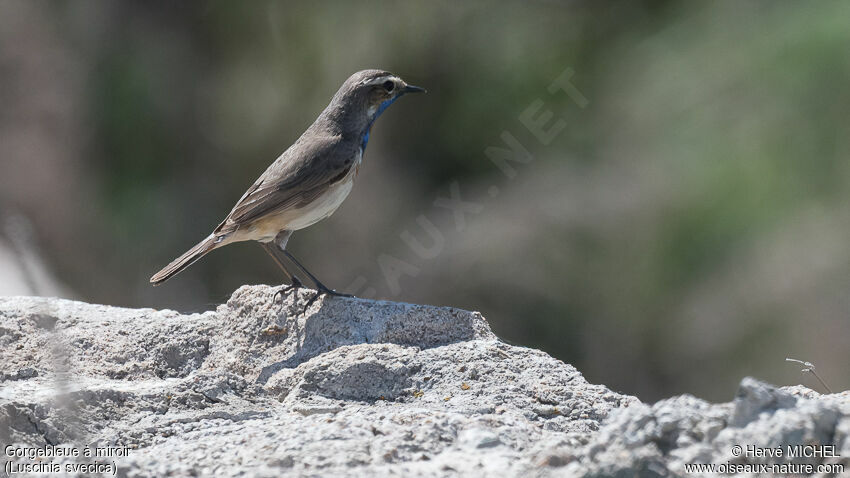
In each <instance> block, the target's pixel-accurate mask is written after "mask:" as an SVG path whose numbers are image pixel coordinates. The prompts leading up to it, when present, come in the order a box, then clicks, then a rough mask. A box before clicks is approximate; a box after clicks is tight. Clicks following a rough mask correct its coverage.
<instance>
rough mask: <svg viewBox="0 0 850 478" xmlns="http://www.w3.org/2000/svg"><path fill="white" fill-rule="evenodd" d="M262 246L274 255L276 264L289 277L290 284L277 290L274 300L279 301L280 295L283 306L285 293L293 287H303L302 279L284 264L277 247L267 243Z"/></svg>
mask: <svg viewBox="0 0 850 478" xmlns="http://www.w3.org/2000/svg"><path fill="white" fill-rule="evenodd" d="M262 246H263V249H265V250H266V252H268V253H269V255H270V256H272V259H274V262H275V264H277V265H278V267H280V268H281V270H283V273H284V274H286V275H287V276H288V277H289V282H290V284H289V285H288V286H286V287H281V288H280V289H278V291H277V292H275V293H274V301H277V296H280V305H281V306H283V294H285V293H287V292H289V291H290V290H292V289H298V288H300V287H303V284H301V281H300V280H299V279H298V277H296V276H295V274H293V273H291V272H289V269H287V268H286V266H285V265H284V264H283V261H282V260H281V259H280V257H278V255H277V249H275V247H274V246H272V245H270V244H266V243H262Z"/></svg>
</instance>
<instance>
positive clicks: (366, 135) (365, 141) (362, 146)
mask: <svg viewBox="0 0 850 478" xmlns="http://www.w3.org/2000/svg"><path fill="white" fill-rule="evenodd" d="M400 97H401V95H398V96H396V97H395V98H391V99H389V100H386V101H384V102H382V103H381V104H380V105H379V106H378V109H377V110H376V111H375V116H372V119H371V120H370V121H369V124H368V125H367V126H366V132H365V133H363V137H362V138H360V149H362V150H363V151H366V145H367V144H369V132H370V131H371V130H372V123H374V122H375V120H376V119H378V116H381V113H383V112H384V110H386V109H387V108H389V107H390V105H391V104H393V102H394V101H395V100H397V99H399V98H400Z"/></svg>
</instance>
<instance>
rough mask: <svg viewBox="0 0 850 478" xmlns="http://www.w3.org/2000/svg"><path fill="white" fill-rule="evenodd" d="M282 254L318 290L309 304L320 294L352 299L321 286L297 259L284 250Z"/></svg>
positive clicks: (347, 295) (323, 285)
mask: <svg viewBox="0 0 850 478" xmlns="http://www.w3.org/2000/svg"><path fill="white" fill-rule="evenodd" d="M283 253H284V254H285V255H286V257H288V258H289V260H291V261H292V263H293V264H295V265H296V266H298V268H299V269H301V270H302V271H303V272H304V273H305V274H307V277H309V278H310V280H311V281H313V283H315V284H316V289H318V291H319V293H318V294H316V297H313V299H312V300H311V301H310V303H312V302H313V301H315V300H316V299H317V298H318V297H319V295H321V294H328V295H335V296H337V297H354V296H353V295H351V294H343V293H342V292H337V291H335V290H333V289H330V288H328V287H327V286H326V285H325V284H322V282H321V281H319V279H317V278H316V276H314V275H313V274H311V273H310V271H308V270H307V268H306V267H304V266H303V265H301V263H300V262H298V259H296V258H295V256H293V255H292V254H291V253H290V252H289V251H287V250H286V249H283Z"/></svg>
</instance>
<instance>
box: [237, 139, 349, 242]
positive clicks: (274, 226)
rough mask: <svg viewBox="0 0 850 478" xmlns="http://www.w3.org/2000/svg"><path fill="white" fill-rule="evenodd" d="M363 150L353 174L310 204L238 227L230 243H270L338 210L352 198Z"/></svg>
mask: <svg viewBox="0 0 850 478" xmlns="http://www.w3.org/2000/svg"><path fill="white" fill-rule="evenodd" d="M362 158H363V156H362V151H361V154H360V155H358V157H357V159H356V162H355V164H354V167H352V168H351V170H350V172H349V174H348V175H347V176H346V177H345V178H343V180H342V181H339V182H338V183H336V184H334V185H333V186H331V187H330V188H328V190H327V191H326V192H325V193H324V194H322V195H321V196H319V197H317V198H316V199H315V200H314V201H313V202H311V203H310V204H308V205H306V206H304V207H302V208H298V209H290V210H287V211H281V212H279V213H277V214H270V215H269V216H267V217H265V218H263V219H259V220H257V221H255V222H254V223H252V224H251V225H250V226H249V227H244V228H240V229H238V230H236V231H235V232H234V233H233V234H232V235H230V236H228V237H227V239H226V240H227V241H228V242H235V241H260V242H270V241H272V240H274V238H275V236H277V235H278V233H279V232H281V231H284V230H286V231H297V230H299V229H304V228H305V227H309V226H312V225H313V224H315V223H317V222H319V221H321V220H322V219H325V218H326V217H328V216H330V215H331V214H333V213H334V211H336V210H337V209H338V208H339V206H340V205H341V204H342V202H343V201H345V198H347V197H348V194H349V193H350V192H351V188H352V187H353V186H354V178H355V177H356V176H357V172H358V170H359V169H360V162H361V160H362Z"/></svg>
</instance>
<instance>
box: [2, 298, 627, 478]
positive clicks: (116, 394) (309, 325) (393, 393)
mask: <svg viewBox="0 0 850 478" xmlns="http://www.w3.org/2000/svg"><path fill="white" fill-rule="evenodd" d="M275 290H276V289H273V288H270V287H266V286H252V287H248V286H246V287H242V288H240V289H239V290H237V291H236V292H235V293H234V294H233V296H232V297H231V299H230V300H229V301H228V302H227V303H226V304H223V305H221V306H219V307H218V308H217V310H215V311H210V312H205V313H202V314H191V315H181V314H179V313H177V312H174V311H168V310H163V311H157V310H151V309H140V310H131V309H121V308H116V307H107V306H101V305H90V304H84V303H81V302H72V301H66V300H59V299H46V298H31V297H13V298H5V299H0V345H2V347H0V363H2V364H3V365H2V373H3V375H0V380H2V382H0V383H2V387H1V388H0V443H3V444H7V443H14V444H15V446H16V447H18V448H20V449H23V448H26V447H41V448H42V449H43V448H45V447H49V446H60V445H61V446H66V445H67V446H72V447H77V448H79V449H83V448H84V447H86V446H89V447H95V446H100V447H104V446H112V447H123V446H126V447H130V449H131V450H132V451H131V452H129V453H127V456H119V457H116V458H114V461H115V463H116V465H117V467H118V473H119V474H120V475H121V476H161V475H167V474H170V475H178V476H183V475H216V476H218V475H225V476H238V475H241V476H281V475H282V474H286V475H287V476H315V475H317V474H318V475H321V476H350V475H351V474H352V473H354V474H358V475H402V474H410V475H416V476H419V475H426V476H446V475H457V474H463V475H469V474H475V475H490V476H505V475H516V476H520V475H524V474H526V473H527V472H529V470H535V469H537V468H538V464H537V463H535V462H534V460H535V459H536V457H537V455H538V454H539V453H541V452H542V451H543V450H546V449H550V448H556V447H561V446H576V445H579V444H583V443H585V442H587V441H588V440H589V439H590V437H591V436H592V434H593V433H594V432H595V431H596V430H597V429H598V428H599V425H600V423H601V422H602V420H603V419H604V418H605V417H606V416H607V415H608V414H609V412H610V411H611V410H613V409H615V408H618V407H626V406H630V405H635V404H638V401H637V400H636V399H635V398H633V397H629V396H625V395H620V394H617V393H614V392H611V391H610V390H608V389H607V388H605V387H603V386H600V385H592V384H589V383H587V382H586V381H585V380H584V378H583V377H582V376H581V374H580V373H579V372H578V371H577V370H576V369H575V368H573V367H572V366H570V365H567V364H564V363H563V362H560V361H558V360H556V359H553V358H552V357H550V356H548V355H546V354H545V353H542V352H540V351H537V350H532V349H528V348H523V347H516V346H511V345H508V344H505V343H503V342H501V341H499V340H498V338H497V337H496V336H495V335H494V334H493V333H492V331H491V330H490V328H489V326H488V324H487V321H486V320H485V319H484V318H483V317H482V316H481V315H480V314H478V313H475V312H467V311H463V310H458V309H453V308H440V307H428V306H419V305H411V304H399V303H393V302H380V301H370V300H360V299H344V298H323V299H319V300H317V301H316V302H315V303H313V304H312V305H311V306H310V307H309V308H307V309H306V310H305V304H306V302H307V301H308V299H309V298H310V297H311V296H312V294H313V292H312V291H307V290H301V291H299V292H297V293H294V292H293V293H290V294H288V295H286V296H285V297H284V300H283V303H282V304H281V303H280V302H278V303H275V302H274V292H275ZM10 459H12V461H14V462H15V463H16V464H25V463H32V460H28V459H27V458H26V457H11V458H10V457H8V456H4V465H5V461H8V460H10ZM92 460H93V459H89V460H88V461H86V460H85V459H83V458H63V459H56V460H55V462H57V463H62V464H67V463H85V462H91V461H92ZM70 474H71V475H73V474H75V473H70Z"/></svg>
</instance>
